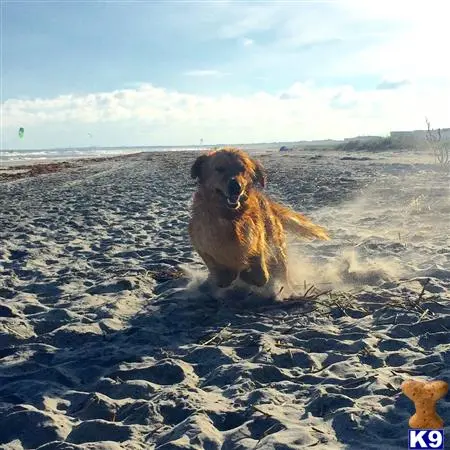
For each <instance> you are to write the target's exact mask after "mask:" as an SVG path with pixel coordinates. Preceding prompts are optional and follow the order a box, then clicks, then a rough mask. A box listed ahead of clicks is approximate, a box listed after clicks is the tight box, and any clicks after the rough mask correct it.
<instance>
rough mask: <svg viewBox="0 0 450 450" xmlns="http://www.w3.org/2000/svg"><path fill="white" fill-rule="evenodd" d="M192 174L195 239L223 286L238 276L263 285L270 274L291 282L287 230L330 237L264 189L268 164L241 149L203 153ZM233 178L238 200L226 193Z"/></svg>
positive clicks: (214, 277)
mask: <svg viewBox="0 0 450 450" xmlns="http://www.w3.org/2000/svg"><path fill="white" fill-rule="evenodd" d="M191 176H192V178H194V179H198V181H199V184H198V190H197V191H196V193H195V195H194V201H193V210H192V217H191V220H190V223H189V234H190V238H191V242H192V244H193V246H194V248H195V250H196V251H197V252H198V253H199V255H200V256H201V258H202V259H203V261H204V262H205V264H206V266H207V268H208V270H209V274H210V279H212V281H213V282H214V283H215V284H216V285H217V286H219V287H227V286H229V285H230V284H231V283H232V282H233V281H234V280H235V279H236V278H237V277H238V276H239V277H240V278H241V279H242V280H243V281H245V282H246V283H248V284H250V285H254V286H264V285H265V284H266V283H267V282H268V281H269V278H270V277H273V278H274V279H280V280H281V281H282V282H283V283H285V284H288V281H289V280H288V272H287V255H286V232H287V231H289V232H291V233H294V234H296V235H300V236H302V237H307V238H319V239H325V240H327V239H329V238H328V235H327V233H326V231H325V230H324V229H323V228H322V227H320V226H317V225H314V224H313V223H312V222H311V221H310V220H309V219H307V218H306V217H304V216H303V215H302V214H299V213H297V212H295V211H293V210H291V209H290V208H288V207H286V206H283V205H281V204H279V203H276V202H274V201H273V200H271V199H270V198H268V197H267V196H266V195H265V194H264V193H263V192H262V191H261V189H260V188H264V187H265V183H266V175H265V171H264V168H263V166H262V165H261V163H259V162H258V161H256V160H255V159H253V158H251V157H250V156H249V155H248V154H247V153H245V152H243V151H242V150H239V149H234V148H228V149H221V150H216V151H211V152H209V153H207V154H203V155H201V156H199V157H198V158H197V159H196V161H195V162H194V164H193V165H192V168H191ZM231 179H234V180H236V183H238V185H239V186H240V187H241V188H242V195H241V196H240V198H239V199H238V200H237V203H236V201H235V197H236V196H233V197H227V195H228V192H227V189H229V183H230V180H231ZM257 186H259V187H257ZM228 198H232V199H233V203H228V200H227V199H228ZM230 205H232V207H230Z"/></svg>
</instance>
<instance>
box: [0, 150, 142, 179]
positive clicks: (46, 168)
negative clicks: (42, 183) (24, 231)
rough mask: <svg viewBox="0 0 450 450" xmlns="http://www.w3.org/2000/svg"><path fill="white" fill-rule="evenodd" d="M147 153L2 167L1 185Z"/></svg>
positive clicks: (0, 169) (0, 171)
mask: <svg viewBox="0 0 450 450" xmlns="http://www.w3.org/2000/svg"><path fill="white" fill-rule="evenodd" d="M143 153H145V152H137V153H127V154H123V155H114V156H102V157H97V156H93V157H86V158H73V159H70V160H64V161H52V160H50V161H45V162H35V163H32V164H18V165H10V166H3V167H0V183H2V182H7V181H16V180H20V179H23V178H33V177H36V176H39V175H45V174H50V173H55V172H61V171H64V170H67V169H73V168H78V167H83V166H88V165H91V164H95V163H102V162H108V161H120V160H123V159H127V158H131V157H136V156H139V155H142V154H143Z"/></svg>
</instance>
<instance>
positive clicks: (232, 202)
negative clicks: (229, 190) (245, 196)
mask: <svg viewBox="0 0 450 450" xmlns="http://www.w3.org/2000/svg"><path fill="white" fill-rule="evenodd" d="M240 197H241V196H240V195H230V196H228V197H227V205H228V206H229V207H230V208H232V209H238V208H239V206H241V203H240V202H239V199H240Z"/></svg>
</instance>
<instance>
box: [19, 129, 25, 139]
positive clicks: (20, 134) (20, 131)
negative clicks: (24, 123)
mask: <svg viewBox="0 0 450 450" xmlns="http://www.w3.org/2000/svg"><path fill="white" fill-rule="evenodd" d="M24 134H25V130H24V129H23V128H22V127H20V128H19V137H20V139H23V135H24Z"/></svg>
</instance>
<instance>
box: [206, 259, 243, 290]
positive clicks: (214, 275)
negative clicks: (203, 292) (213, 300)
mask: <svg viewBox="0 0 450 450" xmlns="http://www.w3.org/2000/svg"><path fill="white" fill-rule="evenodd" d="M199 255H200V256H201V257H202V259H203V261H204V262H205V264H206V267H207V268H208V270H209V274H210V276H209V277H208V278H209V279H212V281H213V283H214V284H216V285H217V286H218V287H220V288H226V287H228V286H230V284H231V283H232V282H233V281H234V280H235V279H236V278H237V276H238V272H236V271H234V270H231V269H228V268H226V267H223V266H222V265H220V264H218V263H217V262H216V261H215V260H214V258H212V257H211V256H210V255H208V254H207V253H203V252H199Z"/></svg>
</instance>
